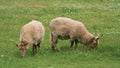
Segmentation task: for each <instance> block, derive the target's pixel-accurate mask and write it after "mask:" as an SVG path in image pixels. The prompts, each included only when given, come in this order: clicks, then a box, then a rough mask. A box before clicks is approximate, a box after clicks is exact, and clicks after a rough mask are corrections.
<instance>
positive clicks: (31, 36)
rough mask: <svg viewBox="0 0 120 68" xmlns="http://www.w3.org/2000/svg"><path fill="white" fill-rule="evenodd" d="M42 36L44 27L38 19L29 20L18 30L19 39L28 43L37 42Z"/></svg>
mask: <svg viewBox="0 0 120 68" xmlns="http://www.w3.org/2000/svg"><path fill="white" fill-rule="evenodd" d="M43 37H44V27H43V25H42V24H41V23H40V22H38V21H35V20H33V21H31V22H30V23H28V24H26V25H24V26H23V28H22V29H21V32H20V41H24V42H26V43H29V44H36V45H37V44H38V43H39V42H40V41H41V40H42V39H43Z"/></svg>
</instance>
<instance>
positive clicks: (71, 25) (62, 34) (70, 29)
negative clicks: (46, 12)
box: [50, 17, 99, 51]
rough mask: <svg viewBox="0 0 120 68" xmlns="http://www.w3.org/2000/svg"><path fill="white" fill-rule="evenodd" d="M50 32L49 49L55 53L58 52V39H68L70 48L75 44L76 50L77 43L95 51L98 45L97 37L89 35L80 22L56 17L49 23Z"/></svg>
mask: <svg viewBox="0 0 120 68" xmlns="http://www.w3.org/2000/svg"><path fill="white" fill-rule="evenodd" d="M50 30H51V34H50V36H51V40H50V41H51V48H52V49H53V50H55V51H59V48H58V47H57V42H58V39H61V40H67V39H70V41H71V47H73V44H74V43H75V45H76V46H75V47H76V48H77V43H78V42H79V43H82V44H84V45H86V46H89V47H91V48H93V49H96V48H97V45H98V43H99V37H98V36H94V35H93V34H91V33H89V32H88V30H87V29H86V28H85V26H84V24H83V23H82V22H79V21H75V20H72V19H70V18H65V17H58V18H55V19H53V20H52V21H51V23H50Z"/></svg>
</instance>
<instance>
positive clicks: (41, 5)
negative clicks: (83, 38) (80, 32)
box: [0, 0, 120, 68]
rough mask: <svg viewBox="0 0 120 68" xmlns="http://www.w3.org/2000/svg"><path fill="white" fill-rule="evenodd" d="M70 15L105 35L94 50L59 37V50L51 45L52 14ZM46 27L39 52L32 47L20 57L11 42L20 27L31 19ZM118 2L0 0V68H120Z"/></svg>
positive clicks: (110, 0)
mask: <svg viewBox="0 0 120 68" xmlns="http://www.w3.org/2000/svg"><path fill="white" fill-rule="evenodd" d="M60 16H64V17H69V18H72V19H75V20H78V21H82V22H84V24H85V26H86V28H87V29H88V30H89V31H90V32H91V33H93V34H94V35H97V34H101V33H102V34H104V36H103V38H100V45H99V47H98V49H97V50H96V51H93V50H91V49H87V48H86V47H85V46H83V45H82V44H79V47H78V48H77V49H76V50H75V49H73V50H71V49H70V41H69V40H67V41H61V40H59V42H58V45H59V48H60V49H61V51H60V52H54V51H52V50H51V48H50V42H49V23H50V21H51V19H53V18H55V17H60ZM33 19H34V20H38V21H41V22H42V23H43V25H44V26H45V29H46V34H45V38H44V40H43V42H42V44H41V49H40V52H39V53H38V54H37V55H36V56H32V48H31V47H30V48H29V49H28V50H27V53H26V55H25V57H24V58H21V57H20V55H19V52H18V49H17V47H16V46H15V45H14V44H13V43H12V42H11V41H10V39H14V40H16V41H19V32H20V29H21V27H22V26H23V25H24V24H26V23H28V22H29V21H31V20H33ZM119 67H120V1H119V0H9V1H8V0H0V68H119Z"/></svg>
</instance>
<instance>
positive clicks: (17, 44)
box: [10, 39, 19, 47]
mask: <svg viewBox="0 0 120 68" xmlns="http://www.w3.org/2000/svg"><path fill="white" fill-rule="evenodd" d="M10 41H12V42H13V43H14V44H15V45H16V46H17V47H19V43H17V42H16V41H14V40H12V39H10Z"/></svg>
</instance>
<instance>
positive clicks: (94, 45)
mask: <svg viewBox="0 0 120 68" xmlns="http://www.w3.org/2000/svg"><path fill="white" fill-rule="evenodd" d="M98 44H99V38H98V37H94V38H93V39H92V40H91V42H90V43H89V46H90V48H93V49H97V46H98Z"/></svg>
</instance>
